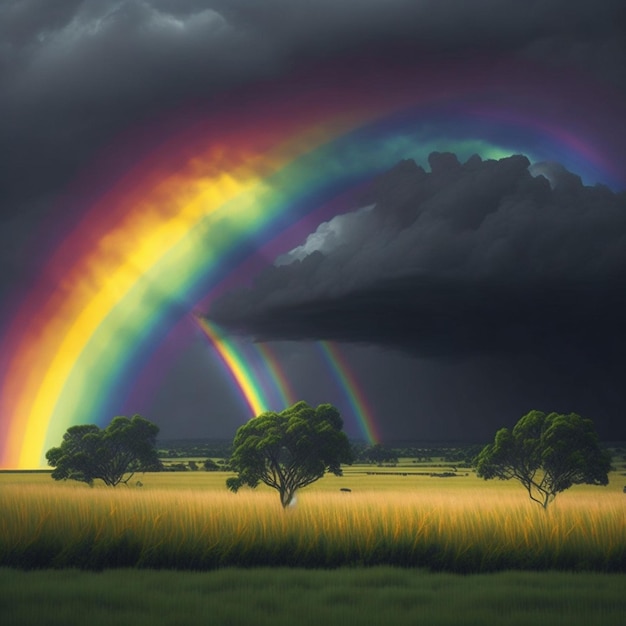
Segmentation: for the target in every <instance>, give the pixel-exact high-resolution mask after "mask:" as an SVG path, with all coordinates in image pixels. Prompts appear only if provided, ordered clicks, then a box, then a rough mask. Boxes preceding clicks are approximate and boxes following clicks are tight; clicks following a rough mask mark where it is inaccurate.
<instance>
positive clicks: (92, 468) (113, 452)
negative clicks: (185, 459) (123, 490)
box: [46, 415, 161, 487]
mask: <svg viewBox="0 0 626 626" xmlns="http://www.w3.org/2000/svg"><path fill="white" fill-rule="evenodd" d="M158 432H159V427H158V426H157V425H156V424H153V423H152V422H149V421H148V420H146V419H143V418H142V417H140V416H139V415H135V416H133V417H132V418H131V419H129V418H127V417H115V418H113V420H112V421H111V423H110V424H109V425H108V426H107V427H106V428H104V429H102V430H101V429H100V428H98V427H97V426H95V425H94V424H87V425H81V426H71V427H70V428H68V429H67V432H66V433H65V434H64V435H63V441H62V442H61V445H60V446H59V447H57V448H50V450H48V452H46V459H47V461H48V465H50V466H52V467H54V468H55V469H54V471H53V472H52V478H54V479H55V480H67V479H70V480H78V481H81V482H85V483H88V484H90V485H92V484H93V481H94V480H95V479H97V478H100V479H101V480H102V481H103V482H104V483H105V484H106V485H109V486H112V487H115V486H116V485H118V484H119V483H120V482H123V483H128V481H129V480H130V479H131V478H132V476H133V474H134V473H135V472H136V471H149V470H158V469H160V468H161V463H160V461H159V459H158V457H157V452H156V449H155V445H156V436H157V433H158ZM127 474H128V475H127ZM125 475H127V476H126V478H125V477H124V476H125Z"/></svg>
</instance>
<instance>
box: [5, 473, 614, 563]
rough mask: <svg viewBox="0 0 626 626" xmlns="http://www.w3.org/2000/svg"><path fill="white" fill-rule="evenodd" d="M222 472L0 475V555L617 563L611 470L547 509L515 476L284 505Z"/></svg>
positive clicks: (356, 478)
mask: <svg viewBox="0 0 626 626" xmlns="http://www.w3.org/2000/svg"><path fill="white" fill-rule="evenodd" d="M359 472H360V473H359ZM226 476H227V474H225V473H222V472H215V473H206V472H187V473H167V474H164V473H161V474H146V475H138V476H137V480H140V481H141V482H142V483H143V486H141V487H138V486H136V481H134V480H133V482H132V483H131V486H129V487H125V486H119V487H117V488H115V489H111V488H105V487H98V486H96V487H94V488H90V487H88V486H86V485H83V484H79V483H71V482H67V483H55V482H54V481H52V480H51V478H50V477H49V475H46V474H2V475H0V511H1V512H2V514H1V516H0V565H9V566H18V567H25V568H31V567H82V568H92V569H102V568H106V567H119V566H136V567H150V568H178V569H213V568H216V567H223V566H262V565H290V566H293V565H298V566H305V567H338V566H342V565H379V564H386V565H399V566H418V567H422V566H423V567H429V568H431V569H436V570H449V571H455V572H478V571H494V570H501V569H512V568H514V569H555V568H556V569H568V570H596V571H624V570H625V569H626V523H625V519H626V495H624V494H623V493H622V491H621V489H622V487H621V484H620V480H623V479H621V477H619V476H616V475H615V476H612V477H611V478H612V480H611V483H610V484H609V486H608V487H584V486H578V487H573V488H572V489H570V490H569V491H567V492H565V493H563V494H560V495H559V496H558V497H557V499H556V501H555V502H554V503H553V504H552V505H551V506H550V507H549V509H548V510H547V511H544V510H543V509H541V507H539V506H538V505H536V504H535V503H532V502H531V501H530V500H529V499H528V497H527V495H526V493H525V492H524V490H523V489H522V488H521V487H520V486H519V485H518V484H517V483H513V482H501V481H496V482H491V481H490V482H484V481H481V480H479V479H477V478H475V477H474V476H473V474H471V472H470V473H469V474H468V476H458V477H454V478H445V479H440V478H431V477H428V476H398V475H391V474H390V475H384V476H378V475H376V476H374V475H367V474H366V473H365V472H364V471H363V469H362V468H361V470H358V469H357V468H355V469H353V470H352V471H350V470H348V471H346V475H345V476H343V477H340V478H338V477H335V476H327V477H325V478H324V479H322V480H321V481H319V482H318V483H315V484H314V485H312V486H311V487H309V488H307V489H305V490H303V491H301V492H300V493H298V494H297V501H296V504H295V506H293V507H291V508H289V509H288V510H286V511H283V510H282V508H281V507H280V503H279V500H278V495H277V493H276V492H275V491H273V490H270V489H268V488H259V489H257V490H249V489H248V490H242V491H240V492H239V493H237V494H233V493H230V492H228V491H227V490H226V488H225V486H224V481H225V478H226ZM340 487H349V488H350V489H352V491H351V492H350V493H345V492H340V491H339V489H340Z"/></svg>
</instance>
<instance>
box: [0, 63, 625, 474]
mask: <svg viewBox="0 0 626 626" xmlns="http://www.w3.org/2000/svg"><path fill="white" fill-rule="evenodd" d="M361 76H363V77H361ZM263 89H264V91H261V90H260V87H258V86H257V87H252V88H250V89H249V90H248V91H247V92H245V93H244V92H242V93H240V94H236V96H233V98H232V99H230V100H227V101H225V102H223V103H222V104H215V105H214V106H213V107H212V108H211V110H210V111H209V112H208V113H206V114H204V113H203V112H202V111H201V110H200V109H198V108H194V109H185V110H181V111H179V112H178V113H177V114H174V115H173V116H172V118H170V122H169V123H167V124H165V123H164V125H163V126H162V127H152V131H151V132H152V133H153V136H150V137H149V142H148V144H149V145H147V147H146V151H145V152H144V153H143V154H142V151H141V147H139V148H137V147H136V146H135V147H134V148H133V149H134V154H135V155H136V157H137V158H136V160H135V161H134V162H133V163H131V164H124V166H123V168H121V170H120V169H119V168H118V169H116V166H115V165H113V164H112V163H111V161H106V160H105V161H104V162H106V163H109V165H110V168H111V171H109V172H107V171H101V172H99V173H98V175H95V174H94V172H93V170H90V171H89V172H88V174H87V175H85V178H84V179H83V181H87V182H88V183H89V184H90V186H89V188H88V189H87V184H83V183H80V182H79V183H77V187H76V188H77V189H79V190H81V194H82V195H81V194H79V195H80V197H79V198H78V199H73V200H68V207H61V208H62V209H63V210H64V213H68V214H69V215H70V218H71V219H70V218H68V224H67V227H66V228H63V229H61V230H63V232H62V235H61V237H60V239H59V240H58V241H53V242H51V241H46V242H45V245H43V246H39V249H41V250H44V251H47V254H46V255H44V257H43V258H42V259H41V271H40V273H39V275H38V277H37V278H36V280H34V282H33V283H32V284H31V285H30V286H29V289H28V290H27V292H26V295H25V297H23V298H22V299H20V300H19V301H16V302H14V303H13V305H14V306H13V308H12V310H11V311H10V312H6V313H5V319H7V322H6V323H5V324H4V325H3V328H2V337H1V339H0V344H1V345H0V355H1V357H0V358H1V359H2V360H1V361H0V384H1V385H2V390H1V395H0V467H5V468H28V467H38V466H40V465H42V464H43V463H44V461H43V454H44V452H45V450H46V449H48V448H49V447H51V446H53V445H57V444H58V442H59V440H60V438H61V436H62V434H63V432H64V431H65V430H66V429H67V427H68V426H70V425H73V424H76V423H89V422H91V423H101V424H103V423H106V422H107V421H108V420H110V419H111V417H112V416H114V415H116V414H119V413H121V412H128V410H126V409H128V408H130V410H131V411H132V406H130V404H129V399H131V398H133V394H134V393H136V389H137V388H138V387H141V385H139V381H140V379H141V378H142V376H146V374H145V372H150V371H152V370H151V369H150V360H151V357H152V356H153V355H154V354H155V352H156V351H158V349H159V345H161V344H162V343H163V342H164V341H166V340H167V338H168V337H169V338H171V337H172V336H173V335H172V333H174V334H175V333H176V332H178V331H177V329H180V328H182V327H184V325H185V323H187V322H185V320H187V321H188V318H189V316H190V315H191V314H192V312H193V311H198V310H203V309H204V308H206V307H207V305H208V304H209V303H210V301H211V299H213V298H214V297H216V296H217V295H218V294H219V293H221V292H222V291H223V290H224V289H226V288H228V287H229V286H232V285H234V284H237V283H238V282H245V280H247V279H249V277H250V276H251V275H252V274H253V273H254V270H255V268H256V267H258V261H259V259H265V260H267V261H271V260H272V259H273V258H275V256H276V255H277V254H279V253H284V252H286V251H288V250H289V249H290V248H291V247H293V246H295V245H297V244H298V243H300V242H301V241H302V240H303V239H304V237H305V236H306V234H307V233H308V232H311V231H312V230H314V229H315V227H316V226H317V224H318V223H319V222H320V221H321V220H323V219H327V218H328V217H330V216H332V214H333V211H337V210H338V205H339V206H341V205H342V203H341V202H339V203H338V204H337V199H338V198H345V197H347V196H349V192H350V190H353V189H355V188H358V187H359V185H362V184H364V183H365V182H366V181H368V180H370V179H371V178H372V177H373V176H375V175H376V174H378V173H380V172H383V171H384V170H386V169H387V168H389V167H391V166H393V165H394V164H395V163H396V162H397V161H398V160H400V159H402V158H414V159H416V161H418V162H420V163H422V164H425V163H426V159H427V155H428V154H429V153H430V152H431V151H433V150H439V151H444V150H450V151H454V152H456V153H457V154H458V155H459V157H460V159H465V158H468V157H469V156H471V155H472V154H473V153H478V154H480V155H481V156H482V157H483V158H499V157H503V156H507V155H509V154H511V153H519V152H522V153H525V154H527V155H528V156H529V158H530V159H531V160H534V161H540V160H555V161H559V162H561V163H563V164H564V165H565V166H566V167H568V168H569V169H572V170H573V171H576V172H577V173H579V174H581V175H582V176H583V179H584V180H585V181H587V182H596V181H601V182H604V183H606V184H609V185H612V186H614V187H615V186H623V185H624V178H623V170H622V169H620V163H621V162H623V154H622V153H620V152H619V150H621V148H620V147H617V146H615V145H614V143H613V138H612V135H611V133H610V131H609V129H605V128H603V127H601V124H602V120H603V119H604V118H605V117H606V115H604V113H605V112H604V111H603V110H602V102H603V101H602V98H599V97H598V95H597V90H595V92H594V95H595V98H594V100H593V101H592V102H590V95H588V94H589V87H588V86H587V85H579V84H575V83H571V82H566V79H562V82H561V83H558V84H557V83H555V81H554V77H544V76H541V74H540V73H539V72H537V71H535V70H533V71H532V72H531V71H528V68H518V67H515V66H513V65H511V64H509V65H507V66H505V67H503V66H502V65H493V66H491V65H490V64H487V63H484V62H482V63H481V64H468V65H465V66H463V67H458V66H449V65H442V66H438V67H430V68H423V67H422V68H415V67H406V66H404V67H396V68H382V67H381V68H372V70H371V72H369V73H368V75H367V76H364V75H362V74H358V73H355V71H354V68H351V67H350V66H349V65H347V66H345V67H334V68H333V69H329V68H325V69H324V68H322V69H320V70H317V71H316V72H312V73H310V74H309V75H307V76H301V77H298V78H295V79H289V80H284V81H282V82H280V81H277V82H276V83H274V84H272V85H269V86H268V85H265V86H264V87H263ZM255 90H256V91H255ZM516 96H519V98H517V97H516ZM522 96H523V97H522ZM575 98H578V99H577V100H576V99H575ZM572 102H575V103H579V104H580V105H581V106H579V107H578V108H577V107H576V106H572V104H571V103H572ZM494 103H497V104H494ZM546 103H548V104H549V105H550V107H549V108H551V110H552V111H555V112H554V113H552V114H550V115H543V114H542V111H543V110H544V108H545V105H546ZM559 105H560V108H559ZM582 105H585V106H582ZM589 107H591V111H592V112H593V113H595V116H592V115H590V114H589V110H588V109H589ZM564 111H565V112H566V113H564ZM171 119H174V122H171ZM594 120H595V122H594ZM594 123H595V124H596V126H595V127H594V126H593V124H594ZM155 136H156V138H157V139H155ZM129 137H131V138H132V139H133V140H137V141H139V143H141V133H137V134H136V135H132V136H131V135H129ZM592 137H594V138H595V139H593V140H592ZM124 145H125V141H124V140H120V142H119V143H118V144H115V146H114V147H113V148H112V150H113V152H115V149H116V147H117V148H118V152H117V154H121V152H119V148H120V146H124ZM620 159H622V161H621V162H620ZM94 180H96V181H98V185H95V186H94V185H91V183H92V182H93V181H94ZM86 189H87V190H86ZM70 205H71V206H70ZM66 208H67V210H65V209H66ZM181 325H182V326H181ZM325 349H326V352H327V353H329V350H330V348H329V347H328V346H326V348H325ZM223 357H224V358H226V357H225V356H224V355H223ZM335 373H336V374H337V377H338V379H340V378H341V377H340V375H339V374H338V372H335ZM343 384H344V386H345V385H347V384H348V378H346V379H345V380H344V382H343ZM250 397H251V398H252V397H253V394H251V396H250ZM261 405H262V402H261V403H259V404H257V403H256V401H254V408H253V406H251V407H250V408H251V410H256V409H258V408H259V407H260V406H261ZM355 410H356V409H355ZM147 417H149V415H148V416H147ZM364 419H365V420H366V421H367V422H369V423H368V424H367V428H368V429H369V433H370V435H371V437H372V438H375V437H376V435H375V434H374V432H375V430H376V427H375V425H374V424H373V418H372V417H371V415H370V416H368V417H366V418H364Z"/></svg>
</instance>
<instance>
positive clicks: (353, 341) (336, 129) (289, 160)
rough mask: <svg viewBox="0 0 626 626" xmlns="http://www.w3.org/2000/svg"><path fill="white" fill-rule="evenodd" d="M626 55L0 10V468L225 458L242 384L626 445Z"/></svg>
mask: <svg viewBox="0 0 626 626" xmlns="http://www.w3.org/2000/svg"><path fill="white" fill-rule="evenodd" d="M625 42H626V7H625V6H624V3H623V2H622V1H621V0H603V1H602V2H590V1H583V0H568V1H564V0H534V1H533V0H531V1H528V2H524V3H521V2H517V1H513V0H511V1H509V0H497V1H496V0H473V1H471V2H456V1H453V0H436V1H435V0H430V1H429V0H419V1H415V0H413V1H401V0H344V1H342V2H331V1H327V0H317V1H314V2H304V1H299V0H265V1H263V2H257V1H255V0H228V1H224V0H222V1H219V0H203V1H200V0H177V1H176V2H174V1H166V0H161V1H158V0H150V1H149V0H126V1H113V0H98V1H95V0H92V1H77V0H73V1H69V0H58V1H55V2H48V1H47V0H19V1H18V0H3V1H2V2H0V143H1V145H2V146H3V150H2V152H1V153H0V219H1V221H2V226H1V229H0V267H1V272H0V290H1V293H2V299H1V301H0V343H1V344H2V348H1V350H0V352H1V356H0V359H1V360H0V384H1V385H2V392H1V397H2V406H1V407H0V410H1V412H0V450H2V454H0V464H1V465H2V466H7V467H8V466H27V465H34V464H36V463H37V459H39V458H40V457H41V454H42V451H43V450H44V449H46V448H47V447H51V446H52V445H57V443H58V439H59V438H60V436H61V434H62V433H63V432H64V430H65V429H66V428H67V427H68V426H69V425H72V424H76V423H87V422H91V423H99V424H101V425H105V424H106V423H108V420H110V419H111V418H112V417H113V416H114V415H117V414H132V413H141V414H142V415H143V416H144V417H146V418H148V419H151V420H152V421H154V422H155V423H157V424H158V425H159V427H160V429H161V436H163V437H166V438H189V437H215V438H222V437H232V436H233V434H234V432H235V430H236V428H237V427H238V426H239V425H241V424H242V423H244V422H245V421H246V420H247V419H249V417H250V416H251V412H253V411H254V408H255V407H256V408H258V406H259V404H258V402H257V403H256V404H255V401H254V398H255V395H254V393H253V390H249V392H248V393H246V392H245V390H242V387H241V384H244V383H247V384H249V385H252V386H253V387H254V386H255V385H258V387H259V390H260V391H259V393H261V392H263V393H265V396H264V398H265V399H264V400H259V402H261V404H262V405H263V408H272V409H274V410H276V409H278V408H281V407H282V404H283V403H284V402H285V401H291V400H296V399H304V400H306V401H307V402H310V403H312V404H319V403H321V402H331V403H333V404H336V405H337V406H338V407H339V408H340V409H341V411H342V415H343V417H344V423H345V428H346V431H347V432H348V434H349V435H350V436H353V437H355V438H362V439H365V440H369V441H370V442H373V441H383V442H390V441H396V440H407V439H410V440H416V441H441V440H458V441H473V442H483V441H485V442H486V441H488V440H489V439H490V438H491V437H492V436H493V434H494V432H495V430H497V429H498V428H500V427H502V426H512V425H513V424H515V422H516V421H517V420H518V419H519V418H520V417H521V416H522V415H523V414H525V413H526V412H528V411H529V410H531V409H539V410H543V411H547V412H549V411H557V412H577V413H580V414H582V415H585V416H587V417H590V418H592V419H593V420H594V422H595V423H596V427H597V430H598V432H599V434H600V436H601V438H602V439H605V440H616V439H622V440H623V439H626V426H625V425H624V424H625V421H624V417H623V415H624V408H625V406H626V388H625V387H624V384H623V381H624V380H625V379H626V365H624V363H625V361H624V359H623V353H624V349H625V348H626V332H624V328H623V320H624V319H625V314H626V295H625V294H624V290H623V284H624V280H625V278H626V192H625V190H626V124H624V111H626V43H625ZM203 320H205V321H206V324H204V325H203ZM212 325H217V326H212ZM217 328H219V336H220V337H222V341H223V343H222V344H220V345H221V346H222V350H221V352H220V350H219V349H218V346H217V345H216V340H215V336H216V335H214V339H211V337H210V333H211V332H214V331H215V329H217ZM210 329H213V331H211V330H210ZM215 332H217V331H215ZM258 341H262V342H264V343H262V344H258V343H255V342H258ZM320 342H328V343H320ZM259 345H260V346H261V347H259ZM229 349H230V353H229V352H228V350H229ZM229 354H230V356H229ZM228 358H230V359H231V361H230V363H231V366H230V367H229V366H228V364H227V362H225V359H226V360H228ZM233 359H235V360H236V359H239V360H238V362H237V363H238V364H236V363H235V361H233ZM233 363H235V364H234V365H233ZM270 364H273V365H274V369H273V371H272V368H271V367H270ZM237 373H239V383H238V384H239V386H238V384H237V382H236V380H235V378H236V377H237ZM257 396H258V394H257ZM257 400H258V397H257Z"/></svg>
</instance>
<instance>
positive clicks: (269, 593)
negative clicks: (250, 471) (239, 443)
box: [0, 567, 626, 626]
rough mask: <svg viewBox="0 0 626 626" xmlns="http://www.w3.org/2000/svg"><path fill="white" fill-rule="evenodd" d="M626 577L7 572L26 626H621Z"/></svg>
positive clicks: (2, 589)
mask: <svg viewBox="0 0 626 626" xmlns="http://www.w3.org/2000/svg"><path fill="white" fill-rule="evenodd" d="M625 582H626V576H624V575H616V574H613V575H610V574H590V573H577V574H574V573H568V572H539V573H531V572H502V573H499V574H478V575H472V576H460V575H457V574H449V573H435V574H433V573H429V572H425V571H423V570H416V569H408V570H407V569H398V568H390V567H373V568H354V569H346V568H341V569H336V570H332V571H325V570H319V569H315V570H303V569H291V568H290V569H283V568H271V569H268V568H263V569H230V568H227V569H222V570H218V571H213V572H200V573H198V572H168V571H152V570H142V571H137V570H125V569H122V570H109V571H105V572H102V573H94V572H84V571H78V570H62V571H54V572H53V571H50V570H44V571H31V572H22V571H14V570H9V569H2V568H0V615H1V617H2V623H3V624H11V625H19V626H42V625H45V626H84V624H89V626H111V625H115V626H180V625H181V624H185V625H186V624H216V625H219V626H250V625H251V624H253V625H254V626H293V624H298V626H319V625H320V624H323V625H324V626H345V625H349V626H357V625H358V626H380V625H381V624H390V625H392V626H415V625H420V624H424V625H425V626H491V625H493V626H502V625H503V624H506V625H507V626H528V625H529V624H532V625H533V626H543V625H546V626H623V624H624V615H626V595H625V594H624V583H625Z"/></svg>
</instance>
